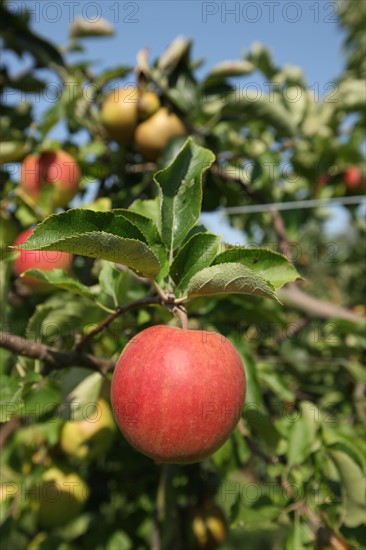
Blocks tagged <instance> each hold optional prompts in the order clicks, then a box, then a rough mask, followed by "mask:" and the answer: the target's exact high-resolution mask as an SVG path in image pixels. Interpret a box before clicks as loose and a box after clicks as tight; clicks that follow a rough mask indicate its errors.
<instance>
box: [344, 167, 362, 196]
mask: <svg viewBox="0 0 366 550" xmlns="http://www.w3.org/2000/svg"><path fill="white" fill-rule="evenodd" d="M343 181H344V183H345V184H346V187H347V189H349V190H353V189H356V188H357V187H359V186H360V184H361V182H362V172H361V170H360V169H359V168H357V166H350V167H349V168H347V170H345V172H344V175H343Z"/></svg>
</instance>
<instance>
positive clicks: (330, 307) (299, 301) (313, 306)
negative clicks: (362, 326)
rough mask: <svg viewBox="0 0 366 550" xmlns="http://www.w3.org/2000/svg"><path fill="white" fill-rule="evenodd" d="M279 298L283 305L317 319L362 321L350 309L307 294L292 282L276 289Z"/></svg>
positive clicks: (362, 320)
mask: <svg viewBox="0 0 366 550" xmlns="http://www.w3.org/2000/svg"><path fill="white" fill-rule="evenodd" d="M278 297H279V299H280V300H281V301H282V302H283V303H284V305H285V306H288V307H291V308H293V309H296V310H298V311H302V312H303V313H305V314H306V315H308V316H309V317H317V318H318V319H343V320H345V321H350V322H352V323H364V322H365V318H364V317H361V316H360V315H357V314H356V313H354V312H353V311H351V310H350V309H347V308H344V307H341V306H336V305H334V304H331V303H330V302H325V301H324V300H320V299H319V298H314V297H313V296H310V294H307V293H306V292H304V291H303V290H301V288H299V287H298V286H297V285H295V284H294V283H291V284H288V285H287V286H285V287H284V288H281V289H280V290H279V291H278Z"/></svg>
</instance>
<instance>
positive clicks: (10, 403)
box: [0, 374, 23, 422]
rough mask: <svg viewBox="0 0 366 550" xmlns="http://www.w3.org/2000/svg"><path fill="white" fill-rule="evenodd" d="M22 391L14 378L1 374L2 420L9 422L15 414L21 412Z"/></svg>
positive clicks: (0, 409) (0, 417)
mask: <svg viewBox="0 0 366 550" xmlns="http://www.w3.org/2000/svg"><path fill="white" fill-rule="evenodd" d="M21 396H22V391H21V388H20V387H19V385H18V383H17V382H16V380H14V378H11V377H10V376H7V375H5V374H2V375H1V376H0V422H7V421H8V420H9V419H10V418H11V417H12V416H13V414H17V413H18V414H19V412H20V406H21V405H22V404H23V402H22V399H21Z"/></svg>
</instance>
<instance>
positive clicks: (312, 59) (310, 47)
mask: <svg viewBox="0 0 366 550" xmlns="http://www.w3.org/2000/svg"><path fill="white" fill-rule="evenodd" d="M10 3H11V5H12V6H13V9H16V10H19V9H24V8H23V6H26V7H27V8H28V9H30V10H31V11H32V13H33V18H32V21H33V23H32V26H33V28H34V29H35V30H36V31H37V32H39V33H40V34H42V35H44V36H46V37H47V38H48V39H52V40H53V41H54V42H55V43H56V44H65V43H66V42H67V35H68V27H69V23H71V22H72V21H73V20H74V18H75V17H76V16H79V15H83V16H84V18H86V19H92V18H93V17H96V18H100V17H103V18H105V19H107V20H108V21H109V22H110V23H111V24H112V25H113V26H114V27H115V31H116V35H115V36H114V37H112V38H104V39H91V38H90V39H85V40H84V44H85V46H86V48H87V52H88V56H89V57H90V58H91V59H95V60H96V61H97V62H98V63H97V65H96V67H95V68H96V70H99V69H102V68H106V67H111V66H114V65H116V64H124V63H131V64H133V63H134V62H135V59H136V53H137V52H138V51H139V50H140V49H141V48H142V47H148V48H149V49H150V52H151V57H152V58H154V57H156V56H158V55H160V54H161V53H162V52H163V50H164V49H165V48H166V46H167V45H168V44H169V43H170V42H171V41H172V40H173V39H174V38H175V37H177V36H178V35H183V36H186V37H191V38H192V39H193V40H194V49H193V52H194V55H195V57H196V58H201V57H203V58H205V59H206V60H207V64H206V65H205V67H204V68H203V69H201V71H200V72H202V73H204V72H205V71H206V70H207V68H208V67H211V66H212V65H214V64H215V63H217V62H219V61H223V60H225V59H237V58H239V57H240V54H241V53H242V52H243V51H244V50H245V49H248V48H249V47H250V45H251V44H252V43H253V42H256V41H257V42H262V43H263V44H265V45H267V46H268V47H269V48H270V49H271V51H272V52H273V55H274V59H275V60H276V62H277V63H278V64H279V65H284V64H290V65H297V66H300V67H303V69H304V71H305V75H306V78H307V81H308V83H309V85H310V86H313V85H314V86H315V85H319V86H320V90H321V91H322V90H323V89H324V86H326V85H327V84H328V83H329V82H331V81H332V80H334V78H335V77H336V76H337V75H338V74H339V72H340V70H341V66H342V57H341V43H342V34H341V32H340V31H339V29H338V28H337V24H336V17H335V15H336V11H335V9H336V8H335V6H334V5H333V4H332V2H329V1H326V0H300V1H297V2H288V1H285V0H247V1H243V2H207V1H203V2H201V1H197V0H188V1H187V0H176V1H174V0H155V1H151V0H145V1H128V2H126V1H122V0H119V1H118V0H99V1H97V2H93V1H90V2H89V1H88V0H82V1H77V0H75V1H63V0H58V1H57V2H56V1H48V0H42V1H33V0H32V1H30V0H28V1H26V2H24V1H22V2H20V1H18V0H13V1H12V2H10Z"/></svg>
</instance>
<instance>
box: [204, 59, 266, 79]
mask: <svg viewBox="0 0 366 550" xmlns="http://www.w3.org/2000/svg"><path fill="white" fill-rule="evenodd" d="M254 69H255V67H254V65H253V64H252V63H250V62H249V61H244V60H240V59H239V60H235V61H222V62H221V63H218V64H217V65H215V66H214V67H212V69H211V70H210V72H209V74H208V75H207V77H206V81H219V80H224V79H225V78H227V77H229V76H244V75H247V74H250V73H252V72H253V71H254Z"/></svg>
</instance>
